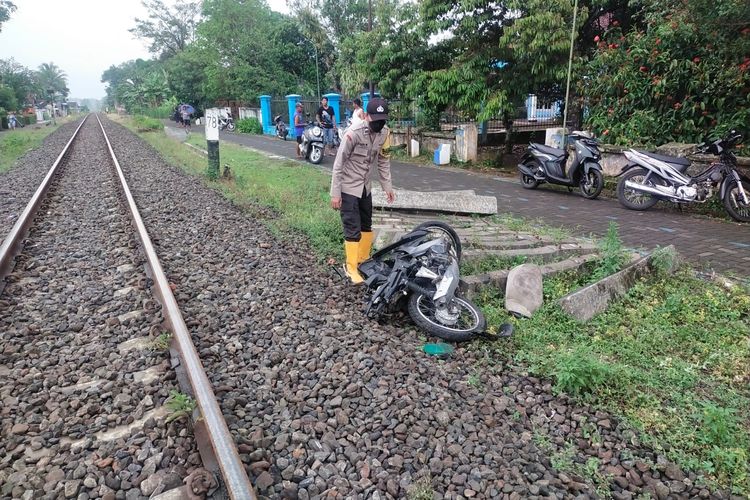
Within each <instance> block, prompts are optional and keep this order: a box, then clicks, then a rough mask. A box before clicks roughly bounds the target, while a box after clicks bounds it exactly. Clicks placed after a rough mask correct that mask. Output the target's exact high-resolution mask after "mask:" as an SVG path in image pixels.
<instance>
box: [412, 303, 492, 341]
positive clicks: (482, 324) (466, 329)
mask: <svg viewBox="0 0 750 500" xmlns="http://www.w3.org/2000/svg"><path fill="white" fill-rule="evenodd" d="M453 300H454V302H455V304H456V305H457V306H458V307H459V308H461V309H462V312H464V313H468V314H469V315H470V317H471V319H470V321H469V323H468V324H467V325H465V326H462V327H455V326H452V325H446V324H444V323H441V322H440V320H439V319H436V318H435V317H434V315H431V314H430V313H429V311H430V309H432V310H434V306H432V299H430V298H428V297H426V296H425V295H423V294H421V293H413V294H412V295H411V296H410V297H409V305H408V310H409V316H410V317H411V319H412V320H413V321H414V323H416V324H417V326H418V327H419V328H421V329H422V330H424V331H426V332H427V333H429V334H431V335H434V336H436V337H439V338H441V339H443V340H447V341H449V342H464V341H466V340H471V339H473V338H474V337H476V336H477V335H478V334H480V333H482V332H483V331H484V329H485V328H486V327H487V321H486V320H485V319H484V314H482V311H480V310H479V308H478V307H477V306H475V305H474V304H473V303H471V302H469V301H468V300H466V299H463V298H461V297H454V298H453Z"/></svg>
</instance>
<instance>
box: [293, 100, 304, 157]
mask: <svg viewBox="0 0 750 500" xmlns="http://www.w3.org/2000/svg"><path fill="white" fill-rule="evenodd" d="M304 133H305V112H304V106H303V105H302V103H301V102H298V103H297V104H296V105H295V106H294V135H295V136H296V137H297V158H302V151H300V145H301V144H302V134H304Z"/></svg>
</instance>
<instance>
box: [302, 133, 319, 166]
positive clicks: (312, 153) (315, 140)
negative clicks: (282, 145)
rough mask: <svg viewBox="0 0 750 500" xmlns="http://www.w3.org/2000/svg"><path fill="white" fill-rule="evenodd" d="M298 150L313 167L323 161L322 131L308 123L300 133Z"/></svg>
mask: <svg viewBox="0 0 750 500" xmlns="http://www.w3.org/2000/svg"><path fill="white" fill-rule="evenodd" d="M299 150H300V153H302V156H303V157H304V158H305V159H306V160H308V161H309V162H310V163H313V164H315V165H317V164H318V163H320V161H321V160H322V159H323V130H322V129H321V128H320V127H318V126H317V125H315V124H314V123H312V122H308V123H307V125H306V126H305V130H304V132H302V142H301V143H300V144H299Z"/></svg>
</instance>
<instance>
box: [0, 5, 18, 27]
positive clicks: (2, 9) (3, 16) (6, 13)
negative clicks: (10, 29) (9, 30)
mask: <svg viewBox="0 0 750 500" xmlns="http://www.w3.org/2000/svg"><path fill="white" fill-rule="evenodd" d="M15 10H16V6H15V4H14V3H13V2H11V1H10V0H0V31H2V30H3V23H4V22H5V21H7V20H8V19H10V15H11V14H12V13H13V12H14V11H15Z"/></svg>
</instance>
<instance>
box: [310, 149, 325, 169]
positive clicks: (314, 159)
mask: <svg viewBox="0 0 750 500" xmlns="http://www.w3.org/2000/svg"><path fill="white" fill-rule="evenodd" d="M322 159H323V148H318V147H315V146H313V147H312V151H310V163H312V164H314V165H317V164H318V163H320V160H322Z"/></svg>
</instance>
